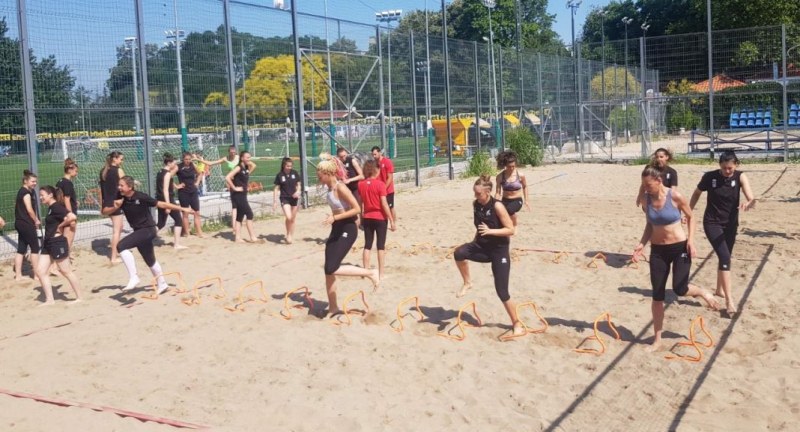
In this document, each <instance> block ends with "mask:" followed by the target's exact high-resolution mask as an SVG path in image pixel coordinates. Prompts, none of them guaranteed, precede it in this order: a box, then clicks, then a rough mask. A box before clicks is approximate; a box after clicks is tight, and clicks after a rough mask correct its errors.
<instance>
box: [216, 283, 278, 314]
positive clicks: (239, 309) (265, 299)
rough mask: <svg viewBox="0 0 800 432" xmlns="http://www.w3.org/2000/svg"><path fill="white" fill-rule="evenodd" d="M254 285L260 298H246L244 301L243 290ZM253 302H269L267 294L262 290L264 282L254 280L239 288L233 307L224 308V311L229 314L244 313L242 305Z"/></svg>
mask: <svg viewBox="0 0 800 432" xmlns="http://www.w3.org/2000/svg"><path fill="white" fill-rule="evenodd" d="M256 285H258V290H259V292H261V298H255V297H248V298H246V299H245V298H244V291H245V289H247V288H250V287H251V286H256ZM253 301H258V302H261V303H266V302H268V301H269V297H268V296H267V292H266V291H265V290H264V281H262V280H254V281H252V282H248V283H246V284H244V285H242V286H241V287H239V294H238V295H237V296H236V303H234V304H233V306H225V309H226V310H228V311H230V312H244V305H245V304H246V303H250V302H253Z"/></svg>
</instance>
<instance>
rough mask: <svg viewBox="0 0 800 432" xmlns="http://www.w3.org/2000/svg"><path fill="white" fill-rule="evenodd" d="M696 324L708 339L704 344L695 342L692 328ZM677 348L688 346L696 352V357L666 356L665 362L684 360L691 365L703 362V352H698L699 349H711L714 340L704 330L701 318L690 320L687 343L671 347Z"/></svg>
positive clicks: (704, 326)
mask: <svg viewBox="0 0 800 432" xmlns="http://www.w3.org/2000/svg"><path fill="white" fill-rule="evenodd" d="M696 324H700V330H701V331H702V332H703V333H704V334H705V335H706V337H707V338H708V342H706V343H698V342H697V339H695V337H694V327H695V325H696ZM678 346H690V347H692V348H694V349H695V350H697V357H692V356H683V355H680V354H677V355H675V354H668V355H666V356H664V358H665V359H667V360H686V361H690V362H693V363H697V362H699V361H701V360H703V351H702V350H700V347H706V348H711V347H712V346H714V339H713V338H712V337H711V334H710V333H709V332H708V330H706V325H705V320H704V319H703V317H702V316H700V315H698V316H697V317H696V318H695V319H693V320H692V324H691V325H690V326H689V342H678V343H676V344H675V345H674V346H673V347H672V349H675V347H678Z"/></svg>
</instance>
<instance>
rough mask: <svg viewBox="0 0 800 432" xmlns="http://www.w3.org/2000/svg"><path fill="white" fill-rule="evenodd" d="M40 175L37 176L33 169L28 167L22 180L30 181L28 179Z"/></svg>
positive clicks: (23, 173)
mask: <svg viewBox="0 0 800 432" xmlns="http://www.w3.org/2000/svg"><path fill="white" fill-rule="evenodd" d="M38 177H39V176H37V175H36V174H35V173H34V172H33V171H31V170H29V169H26V170H23V171H22V181H23V182H26V181H28V180H30V179H32V178H38Z"/></svg>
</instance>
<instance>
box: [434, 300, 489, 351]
mask: <svg viewBox="0 0 800 432" xmlns="http://www.w3.org/2000/svg"><path fill="white" fill-rule="evenodd" d="M469 306H472V313H474V314H475V319H477V320H478V325H476V326H474V325H472V324H470V323H468V322H466V321H464V320H462V319H461V314H463V313H464V309H466V308H468V307H469ZM482 325H483V321H482V320H481V316H480V315H478V307H477V305H476V304H475V302H474V301H471V302H469V303H466V304H464V306H461V309H459V310H458V316H457V317H456V325H455V327H453V328H451V329H450V331H453V329H455V328H458V329H459V330H461V336H453V335H451V334H450V333H449V332H448V333H445V332H439V333H436V334H437V335H439V336H441V337H446V338H448V339H454V340H457V341H459V342H461V341H463V340H464V339H466V338H467V333H466V332H465V331H464V326H467V327H480V326H482Z"/></svg>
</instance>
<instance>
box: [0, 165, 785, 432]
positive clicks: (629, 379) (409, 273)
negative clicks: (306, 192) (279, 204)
mask: <svg viewBox="0 0 800 432" xmlns="http://www.w3.org/2000/svg"><path fill="white" fill-rule="evenodd" d="M675 168H676V169H677V170H678V173H679V176H680V177H679V178H680V186H679V190H680V191H681V192H683V193H685V194H687V195H689V194H691V192H692V191H693V190H694V185H695V184H696V183H697V181H698V180H699V179H700V176H701V175H702V173H703V171H705V170H710V169H713V168H714V166H711V165H709V166H696V165H677V166H675ZM742 169H743V170H744V171H746V172H747V173H748V176H749V178H750V181H751V183H752V185H753V189H754V192H755V193H756V195H757V197H758V198H759V203H758V206H757V209H756V210H754V211H752V212H748V213H745V214H743V215H742V217H741V222H740V228H739V236H738V240H737V244H736V248H735V250H734V261H733V270H732V279H733V291H734V294H735V296H736V298H737V299H739V300H741V301H742V304H741V305H740V310H741V312H740V314H738V315H734V316H733V317H730V316H728V315H727V314H726V313H725V312H724V311H723V312H713V311H710V310H707V309H706V308H704V307H703V305H702V304H701V302H700V301H697V300H694V299H681V300H677V299H676V297H675V295H674V294H673V293H672V292H671V290H668V294H667V309H666V320H665V333H664V337H665V339H666V345H667V347H666V348H665V349H663V350H661V351H659V352H656V353H650V352H646V351H645V347H646V343H647V342H648V340H649V338H650V337H652V327H651V314H650V282H649V271H648V268H647V265H646V264H643V265H640V266H639V268H638V269H636V268H632V267H630V266H626V265H625V264H626V262H627V260H628V258H629V255H628V254H630V253H631V251H632V250H633V247H634V246H635V245H636V243H637V242H638V239H639V237H640V236H641V232H642V229H643V227H644V217H643V215H642V213H641V210H640V209H638V208H636V206H635V204H634V200H635V195H636V191H637V188H638V185H639V173H640V171H641V166H622V165H606V164H583V165H580V164H553V165H547V166H544V167H539V168H536V169H525V170H524V173H525V174H526V176H527V179H528V183H529V185H530V194H531V197H530V203H531V207H532V211H530V212H528V211H523V212H522V213H520V214H519V228H518V230H517V234H516V235H515V236H514V237H513V239H512V243H511V244H512V247H513V248H514V250H515V251H516V252H515V254H514V256H515V260H514V262H513V264H512V271H511V289H510V291H511V296H512V299H513V300H515V301H517V302H529V301H532V302H535V303H536V305H538V309H539V311H540V313H541V314H542V316H543V317H545V319H546V320H547V322H548V323H549V328H548V329H547V331H546V332H545V333H541V334H529V335H527V336H525V337H523V338H519V339H516V340H513V341H510V342H500V341H498V336H500V335H502V334H504V333H505V332H507V331H508V330H509V327H508V318H507V315H506V314H505V312H504V310H503V307H502V304H501V303H500V301H499V300H498V299H497V297H496V294H495V292H494V287H493V283H492V277H491V270H490V267H489V265H488V264H476V263H471V264H470V268H471V270H472V275H473V285H474V287H473V289H472V290H471V291H469V292H468V294H467V295H466V296H465V297H464V298H456V297H455V292H456V291H457V289H458V288H459V287H460V283H461V281H460V277H459V275H458V271H457V269H456V267H455V265H454V263H453V260H452V258H448V256H447V254H448V252H449V250H450V248H451V247H453V246H456V245H458V244H461V243H464V242H467V241H469V240H470V239H471V238H472V236H473V233H474V228H473V226H472V209H471V201H472V192H471V185H472V182H473V180H469V179H468V180H458V181H454V182H444V181H442V180H439V179H423V181H424V182H425V183H426V185H424V186H423V187H421V188H414V189H405V190H403V191H402V192H401V193H399V194H398V196H397V200H396V202H397V213H398V216H399V224H398V226H399V228H398V230H397V232H394V233H391V232H390V233H389V239H388V244H389V248H388V249H389V251H388V258H387V263H388V265H387V276H386V278H385V280H384V282H383V286H382V288H381V290H380V291H378V292H377V293H372V289H371V284H370V283H369V281H368V280H362V279H340V281H339V283H338V290H339V299H340V302H341V301H343V300H344V298H345V297H346V296H348V295H350V294H353V293H356V292H358V291H359V290H364V291H365V293H366V299H367V302H368V303H369V306H370V313H369V314H367V315H366V317H361V316H360V315H358V314H353V321H352V324H351V325H350V326H346V325H339V326H337V325H333V324H332V321H333V320H331V319H323V318H320V316H321V315H322V311H323V309H324V308H326V307H327V303H326V296H325V289H324V276H323V272H322V265H323V250H324V241H325V238H326V237H327V235H328V228H327V227H324V226H322V224H321V222H322V220H323V219H324V217H325V214H326V210H327V209H326V208H323V207H316V208H313V209H310V210H302V211H301V212H300V214H299V216H298V226H297V231H296V238H295V240H296V241H295V243H294V244H292V245H285V244H280V243H278V242H279V241H280V239H281V236H282V233H283V220H282V219H278V218H275V219H270V220H263V221H259V222H257V223H256V232H257V233H258V234H260V235H262V236H264V239H265V242H264V243H262V244H245V245H238V244H233V243H232V242H231V241H230V240H229V239H230V236H229V233H228V232H227V231H223V232H222V233H221V234H216V235H214V236H211V238H207V239H197V238H190V239H187V241H185V243H184V244H186V245H188V246H190V249H188V250H183V251H177V252H176V251H174V250H173V249H172V248H171V247H169V246H163V247H160V248H158V249H157V251H156V254H157V256H158V258H159V261H160V262H161V264H162V267H163V268H164V271H165V272H176V271H177V272H181V273H182V276H183V279H184V280H185V282H186V284H187V285H188V286H189V288H191V287H192V285H194V284H195V282H197V281H199V280H201V279H203V278H206V277H219V278H221V280H222V282H223V287H224V289H225V291H226V293H227V296H226V297H225V298H221V299H216V298H214V294H215V293H217V288H215V287H203V288H201V289H200V291H199V292H200V294H201V296H202V297H201V303H200V304H198V305H193V306H187V305H186V304H184V303H183V302H182V300H186V299H189V298H191V295H190V294H189V293H184V294H175V293H174V290H173V292H171V293H167V294H165V295H163V296H161V297H160V298H159V299H158V300H148V299H143V298H142V297H143V296H144V295H145V294H146V292H145V290H144V286H145V285H146V284H145V282H144V281H145V280H147V281H149V280H150V277H149V270H148V269H147V267H146V266H145V265H144V263H143V262H142V261H141V257H139V255H138V253H134V255H136V257H137V263H138V265H139V272H140V275H141V276H143V277H142V279H143V283H142V285H141V286H142V289H137V290H134V292H133V293H122V292H121V291H120V290H119V288H120V287H121V286H122V285H124V284H125V283H126V278H127V274H126V272H125V269H124V268H123V267H122V266H121V265H117V266H114V267H109V266H108V265H107V264H106V263H107V258H106V257H104V256H101V255H99V253H97V252H95V251H93V250H91V249H88V248H87V249H79V250H77V252H76V258H75V260H76V263H77V267H78V274H79V277H80V280H81V282H82V284H83V291H84V294H85V300H84V301H83V302H82V303H79V304H67V303H66V302H65V301H64V300H63V299H64V298H71V291H70V290H69V287H68V286H66V285H65V284H64V280H63V279H62V278H56V279H54V285H55V286H56V287H58V291H57V295H56V298H57V299H59V300H58V301H57V304H56V305H55V306H51V307H44V308H37V307H36V306H37V305H38V304H40V302H41V300H42V298H43V297H42V296H41V291H40V290H39V289H38V286H37V285H36V284H34V283H33V282H32V281H29V282H22V283H15V282H14V281H13V272H12V271H11V267H10V265H4V266H3V267H2V270H1V271H0V316H2V321H1V322H2V325H0V365H1V366H0V392H3V393H5V392H20V393H28V394H34V395H40V396H45V397H47V398H53V399H63V400H67V401H70V402H76V403H78V402H79V403H86V404H92V405H94V406H106V407H115V408H120V409H124V410H129V411H135V412H139V413H145V414H147V415H150V416H154V417H162V418H167V419H173V420H180V421H184V422H189V423H192V424H197V425H205V426H208V427H210V428H212V429H214V430H229V431H241V430H292V431H315V430H323V429H324V430H347V431H351V432H352V431H375V430H388V431H406V430H444V429H455V428H474V429H475V430H500V429H507V430H526V431H529V430H559V431H560V430H564V431H573V430H611V431H621V430H625V431H627V430H637V431H638V430H654V431H663V430H686V431H695V430H767V429H769V430H777V431H790V430H796V428H797V422H798V421H800V379H798V377H800V360H798V358H800V338H798V336H797V334H798V332H797V328H798V324H799V323H800V318H798V314H797V310H798V309H800V296H798V294H800V289H798V287H800V284H798V280H800V260H799V259H800V243H798V241H797V240H798V238H800V220H798V214H800V212H798V210H800V197H798V194H800V192H798V189H800V168H798V167H797V166H792V165H789V166H785V165H780V164H765V165H746V166H744V167H743V168H742ZM704 207H705V196H704V197H703V198H702V199H701V201H700V204H699V205H698V209H696V210H697V212H698V217H699V218H701V217H702V216H701V215H702V210H703V208H704ZM359 237H360V238H359V240H358V241H357V242H356V245H357V246H359V249H358V250H357V251H354V252H352V253H351V254H350V255H348V257H347V259H346V261H347V262H351V263H354V264H360V262H361V250H360V246H361V245H362V244H363V235H361V233H360V234H359ZM169 241H170V240H167V242H169ZM696 246H697V249H698V257H697V258H696V259H695V260H694V262H693V265H692V274H693V281H694V283H696V284H698V285H700V286H702V287H705V288H707V289H713V286H714V283H715V278H716V266H717V261H716V257H715V256H714V255H713V251H712V249H711V247H710V245H709V244H708V242H707V240H706V238H705V236H704V235H703V233H702V227H700V226H699V227H698V233H697V237H696ZM648 250H649V248H648ZM552 251H568V252H569V255H568V256H564V257H563V258H562V259H560V260H559V263H554V262H553V260H554V258H555V255H556V254H555V253H553V252H552ZM597 253H603V254H604V255H605V256H606V257H607V258H608V261H607V262H602V261H597V262H596V264H597V266H596V267H597V268H589V267H588V264H589V263H590V262H592V257H593V256H595V255H596V254H597ZM372 263H373V266H374V265H376V264H377V258H376V257H375V256H374V255H373V258H372ZM174 280H175V279H174V278H173V277H170V282H173V281H174ZM258 280H260V281H263V282H264V288H265V289H264V292H265V294H266V296H267V298H268V301H267V302H266V303H261V302H258V301H252V302H248V303H246V304H245V305H244V306H243V308H244V310H243V311H241V312H231V311H229V310H226V309H225V306H231V305H233V304H234V303H235V297H236V295H237V290H238V288H239V287H240V286H242V285H244V284H246V283H248V282H251V281H258ZM302 286H307V287H308V288H309V289H310V291H311V297H312V298H313V300H314V305H315V309H314V311H313V312H309V310H308V308H302V309H292V314H293V318H292V319H291V320H285V319H282V318H281V317H280V312H281V311H282V309H283V305H284V294H285V293H286V292H287V291H289V290H292V289H295V288H299V287H302ZM148 289H149V288H148ZM258 291H259V290H258V287H257V286H256V287H251V288H250V289H249V290H248V292H247V293H246V296H249V297H260V295H261V294H260V293H259V292H258ZM410 296H418V297H419V300H420V305H421V308H422V311H423V312H424V313H425V315H426V316H427V317H428V319H427V320H426V321H424V322H416V321H415V319H414V318H413V317H410V316H409V317H406V318H405V319H404V321H403V323H404V327H405V329H404V331H402V332H401V333H397V332H395V331H392V329H391V327H390V324H392V322H393V321H394V320H395V318H396V316H395V314H396V312H395V310H396V308H397V305H398V303H399V302H400V301H401V300H403V299H405V298H407V297H410ZM301 301H302V297H301V296H299V295H296V296H293V297H292V299H291V301H290V304H293V305H294V304H301ZM470 301H474V302H475V303H476V306H477V311H478V314H479V315H480V318H481V319H482V322H483V326H482V327H466V328H465V329H464V330H465V335H466V338H465V339H464V340H463V341H461V342H459V341H456V340H451V339H447V338H444V337H440V336H437V333H439V332H442V331H444V332H447V331H449V330H452V331H451V334H453V335H457V334H460V332H459V330H458V329H452V328H453V326H454V325H455V321H456V314H457V312H458V310H459V308H460V307H461V306H462V305H464V304H466V303H467V302H470ZM348 306H349V307H350V308H351V309H352V308H355V309H363V308H364V306H363V305H362V304H361V303H360V301H359V298H354V300H353V301H352V302H351V303H349V305H348ZM409 308H410V304H407V305H406V306H405V307H404V308H403V311H404V312H408V311H409ZM467 312H468V315H466V316H465V317H466V318H467V320H468V321H469V322H472V323H474V318H475V317H474V316H473V314H472V310H471V309H469V310H468V311H467ZM603 312H608V313H609V314H610V315H611V317H612V319H613V323H614V325H615V326H616V328H617V330H618V331H619V333H620V335H621V340H613V338H612V337H611V336H610V334H611V333H610V332H609V331H608V330H607V328H606V327H605V324H602V325H601V326H600V329H601V337H602V338H603V339H604V342H605V344H606V346H607V349H606V352H605V353H604V354H603V355H592V354H579V353H576V352H574V351H573V349H574V348H575V347H576V346H578V344H579V343H581V341H582V340H583V339H584V338H586V337H588V336H590V335H592V334H593V331H592V325H593V321H594V319H595V318H596V317H597V316H598V315H600V314H601V313H603ZM697 316H702V317H703V318H704V320H705V326H706V328H707V329H708V331H709V332H710V334H711V335H712V337H713V341H714V343H715V345H714V347H712V348H701V350H702V352H703V358H702V360H701V361H699V362H688V361H675V360H666V359H665V358H664V357H665V355H667V354H668V353H669V349H670V347H671V346H672V345H673V344H674V343H677V342H682V341H686V340H687V338H688V336H689V327H690V323H691V321H692V320H693V319H694V318H695V317H697ZM522 318H523V320H524V321H525V322H526V323H527V324H528V325H529V326H530V327H531V328H536V327H537V326H539V325H540V324H539V322H538V320H537V319H536V317H535V315H534V314H533V313H532V309H530V308H524V309H522ZM698 333H699V332H698ZM698 340H699V341H705V340H706V338H705V336H703V335H702V334H699V335H698ZM584 346H586V347H599V344H597V342H593V341H589V342H587V343H586V344H585V345H584ZM676 352H679V353H681V354H686V355H689V354H694V351H693V350H692V349H691V347H681V348H677V349H676ZM0 428H2V429H3V430H19V431H53V430H82V431H95V430H97V431H109V430H120V431H127V430H130V431H148V430H161V431H165V430H172V429H174V428H173V427H172V426H168V425H163V424H159V423H156V422H141V421H139V420H137V419H134V418H130V417H120V416H117V415H115V414H113V413H112V412H109V411H95V410H92V409H89V408H85V407H77V406H73V407H63V406H59V405H54V404H49V403H42V402H36V401H34V400H31V399H29V398H16V397H11V396H8V395H5V394H0Z"/></svg>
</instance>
